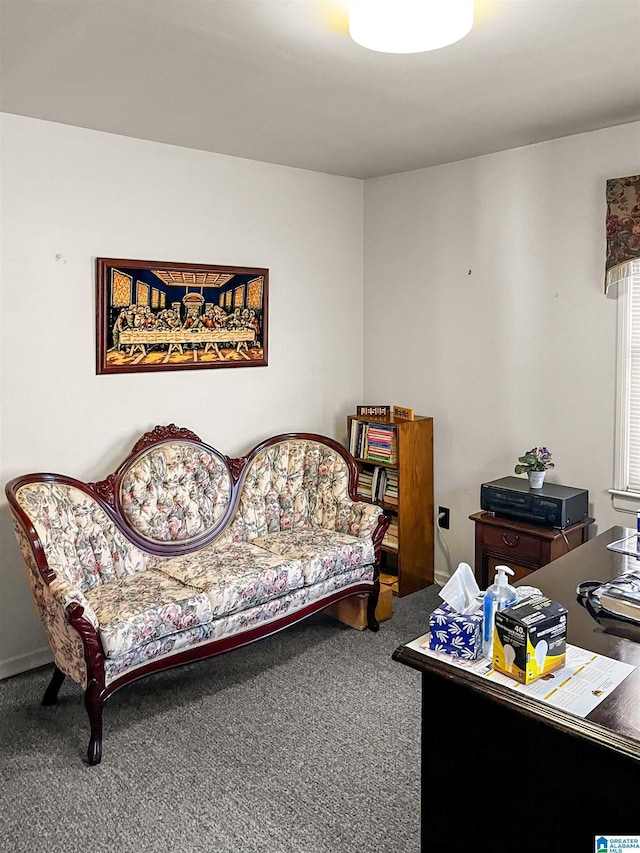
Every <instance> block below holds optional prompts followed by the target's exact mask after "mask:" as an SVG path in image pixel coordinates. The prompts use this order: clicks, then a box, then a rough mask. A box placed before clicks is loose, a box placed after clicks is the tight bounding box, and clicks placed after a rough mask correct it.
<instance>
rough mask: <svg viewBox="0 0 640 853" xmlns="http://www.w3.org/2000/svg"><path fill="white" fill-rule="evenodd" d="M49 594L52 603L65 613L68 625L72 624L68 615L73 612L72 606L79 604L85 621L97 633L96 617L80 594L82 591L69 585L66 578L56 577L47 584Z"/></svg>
mask: <svg viewBox="0 0 640 853" xmlns="http://www.w3.org/2000/svg"><path fill="white" fill-rule="evenodd" d="M49 592H50V593H51V597H52V599H53V600H54V602H55V603H56V604H57V605H58V606H59V607H60V609H61V610H62V611H63V612H64V613H65V618H66V620H67V622H69V624H72V621H71V619H70V618H69V613H70V612H71V611H72V610H73V611H74V612H75V610H76V608H75V607H74V605H78V604H79V605H80V607H82V611H83V612H82V616H83V618H84V619H85V621H86V622H89V624H90V625H92V626H93V628H94V629H95V631H96V633H97V632H98V629H99V624H98V617H97V616H96V614H95V612H94V610H93V608H92V607H91V605H90V604H89V602H88V601H87V599H86V598H85V596H84V594H83V593H82V590H79V589H78V588H77V587H75V586H73V585H72V584H70V583H69V581H68V580H67V579H66V578H61V577H57V578H56V579H55V580H54V581H51V583H50V584H49Z"/></svg>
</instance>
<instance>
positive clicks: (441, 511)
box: [438, 506, 450, 530]
mask: <svg viewBox="0 0 640 853" xmlns="http://www.w3.org/2000/svg"><path fill="white" fill-rule="evenodd" d="M449 513H450V510H449V507H446V506H439V507H438V527H442V529H443V530H448V529H449Z"/></svg>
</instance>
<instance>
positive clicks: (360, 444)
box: [349, 421, 398, 465]
mask: <svg viewBox="0 0 640 853" xmlns="http://www.w3.org/2000/svg"><path fill="white" fill-rule="evenodd" d="M349 452H350V453H351V455H352V456H355V457H357V458H358V459H364V460H370V461H372V462H385V463H387V464H389V465H395V464H396V461H397V455H398V454H397V441H396V431H395V428H394V427H393V426H392V425H390V424H381V423H375V422H374V423H367V422H366V421H365V422H363V421H351V433H350V435H349Z"/></svg>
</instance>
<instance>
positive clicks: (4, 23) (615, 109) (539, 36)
mask: <svg viewBox="0 0 640 853" xmlns="http://www.w3.org/2000/svg"><path fill="white" fill-rule="evenodd" d="M345 8H346V0H0V14H1V17H0V81H1V87H0V109H2V111H4V112H8V113H16V114H19V115H24V116H31V117H35V118H41V119H47V120H50V121H56V122H62V123H65V124H71V125H77V126H80V127H87V128H93V129H96V130H102V131H108V132H111V133H118V134H123V135H126V136H133V137H138V138H142V139H150V140H156V141H158V142H168V143H172V144H174V145H181V146H186V147H189V148H198V149H203V150H206V151H216V152H218V153H221V154H232V155H234V156H237V157H248V158H251V159H254V160H262V161H265V162H269V163H281V164H286V165H289V166H298V167H301V168H304V169H313V170H316V171H320V172H328V173H332V174H338V175H350V176H353V177H357V178H369V177H373V176H379V175H386V174H392V173H396V172H403V171H407V170H410V169H417V168H421V167H424V166H432V165H436V164H440V163H446V162H451V161H454V160H461V159H464V158H467V157H473V156H477V155H480V154H486V153H490V152H494V151H500V150H504V149H507V148H513V147H517V146H519V145H526V144H529V143H533V142H539V141H542V140H546V139H553V138H557V137H560V136H567V135H570V134H573V133H582V132H584V131H590V130H595V129H598V128H602V127H608V126H612V125H616V124H624V123H626V122H630V121H634V120H637V119H640V0H476V24H475V27H474V29H473V30H472V32H471V33H470V34H469V35H468V36H467V37H466V38H465V39H463V40H462V41H460V42H458V43H457V44H454V45H451V46H449V47H446V48H442V49H440V50H436V51H433V52H431V53H423V54H412V55H404V56H396V55H389V54H382V53H374V52H371V51H368V50H366V49H364V48H362V47H360V46H358V45H356V44H354V43H353V42H352V41H351V40H350V38H349V35H348V32H347V24H346V14H345ZM639 159H640V152H639Z"/></svg>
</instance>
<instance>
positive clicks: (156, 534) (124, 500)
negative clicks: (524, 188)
mask: <svg viewBox="0 0 640 853" xmlns="http://www.w3.org/2000/svg"><path fill="white" fill-rule="evenodd" d="M231 492H232V480H231V473H230V471H229V468H228V466H227V464H226V462H225V461H224V459H223V458H222V457H221V456H220V455H219V454H218V453H217V452H215V451H214V450H212V449H211V448H207V447H206V446H205V445H202V444H195V443H193V442H188V441H173V442H166V443H164V444H159V445H156V446H154V447H151V448H150V449H149V450H147V451H145V452H144V453H142V454H141V455H140V456H138V457H136V458H135V459H134V461H133V462H132V463H131V465H130V466H129V467H128V469H127V470H126V472H125V474H124V475H123V478H122V483H121V486H120V493H119V500H120V504H121V507H122V514H123V516H124V517H125V519H126V521H127V523H128V524H129V525H131V527H132V528H133V529H134V530H135V531H136V532H137V533H139V534H140V535H141V536H144V537H145V539H148V540H150V541H152V542H189V541H191V540H193V539H197V538H199V537H201V536H203V535H206V534H207V533H208V532H209V531H211V530H213V528H214V527H215V526H216V524H218V523H220V522H221V521H222V518H223V516H224V513H225V512H226V511H227V509H228V507H229V502H230V500H231Z"/></svg>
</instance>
